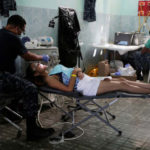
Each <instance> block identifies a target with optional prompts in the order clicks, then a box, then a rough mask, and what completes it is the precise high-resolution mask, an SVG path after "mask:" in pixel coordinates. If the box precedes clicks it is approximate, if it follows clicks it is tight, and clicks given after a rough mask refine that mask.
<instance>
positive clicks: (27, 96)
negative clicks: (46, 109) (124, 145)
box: [2, 73, 38, 117]
mask: <svg viewBox="0 0 150 150" xmlns="http://www.w3.org/2000/svg"><path fill="white" fill-rule="evenodd" d="M2 90H3V91H4V92H7V93H9V92H21V93H22V99H23V114H24V116H25V117H35V116H36V115H37V111H38V91H37V88H36V86H35V85H34V84H33V83H31V82H29V81H27V80H25V79H23V78H21V77H18V76H16V75H12V74H10V73H4V74H3V83H2Z"/></svg>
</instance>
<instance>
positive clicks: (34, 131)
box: [26, 117, 55, 141]
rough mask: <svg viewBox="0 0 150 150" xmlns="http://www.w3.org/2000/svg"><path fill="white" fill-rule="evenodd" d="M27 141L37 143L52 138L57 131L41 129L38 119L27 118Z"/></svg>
mask: <svg viewBox="0 0 150 150" xmlns="http://www.w3.org/2000/svg"><path fill="white" fill-rule="evenodd" d="M26 126H27V131H26V133H27V140H28V141H35V140H40V139H43V138H46V137H49V136H51V135H52V134H53V133H54V132H55V130H54V129H53V128H41V127H39V126H37V124H36V119H35V118H34V117H33V118H32V117H30V118H27V120H26Z"/></svg>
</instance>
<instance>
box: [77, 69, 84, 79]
mask: <svg viewBox="0 0 150 150" xmlns="http://www.w3.org/2000/svg"><path fill="white" fill-rule="evenodd" d="M77 76H78V78H79V79H80V80H81V79H83V77H84V73H83V72H82V71H78V73H77Z"/></svg>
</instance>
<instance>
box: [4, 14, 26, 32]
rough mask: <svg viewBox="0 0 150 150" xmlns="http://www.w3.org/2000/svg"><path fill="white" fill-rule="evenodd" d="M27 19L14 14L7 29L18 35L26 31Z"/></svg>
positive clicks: (8, 22)
mask: <svg viewBox="0 0 150 150" xmlns="http://www.w3.org/2000/svg"><path fill="white" fill-rule="evenodd" d="M25 26H26V21H25V19H24V18H23V17H21V16H19V15H12V16H11V17H10V18H9V19H8V21H7V26H6V29H8V30H11V31H12V32H13V33H15V34H17V35H21V33H24V32H25Z"/></svg>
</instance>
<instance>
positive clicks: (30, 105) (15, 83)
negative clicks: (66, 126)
mask: <svg viewBox="0 0 150 150" xmlns="http://www.w3.org/2000/svg"><path fill="white" fill-rule="evenodd" d="M25 27H26V21H25V19H24V18H23V17H21V16H19V15H12V16H11V17H10V18H9V19H8V21H7V25H6V27H4V28H3V29H0V80H1V81H2V84H1V85H0V86H1V87H0V89H1V91H0V92H3V93H5V92H6V93H9V92H18V91H19V92H21V93H22V98H23V112H24V117H25V118H26V133H27V140H38V139H41V138H44V137H48V136H50V135H51V134H52V133H53V132H54V129H52V128H48V129H44V128H41V127H39V126H38V125H37V124H36V117H37V111H38V108H39V106H38V91H37V88H36V86H35V85H34V84H33V83H31V82H30V81H27V80H25V79H24V78H22V77H20V76H17V75H16V74H15V72H16V68H15V59H16V57H17V56H18V55H19V56H21V57H22V58H23V59H25V60H26V61H44V62H48V61H49V56H48V55H36V54H33V53H31V52H29V51H28V50H27V49H26V48H25V46H24V45H23V44H22V42H21V39H20V38H19V36H20V35H21V34H22V33H24V32H25Z"/></svg>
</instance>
